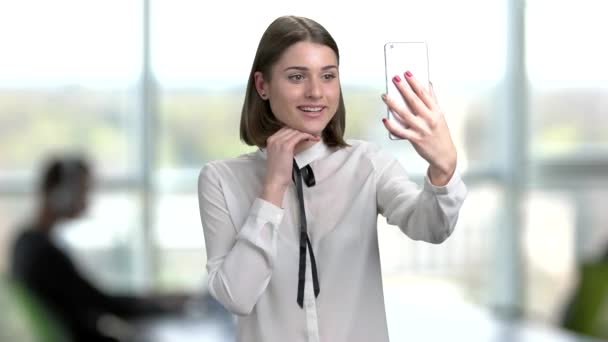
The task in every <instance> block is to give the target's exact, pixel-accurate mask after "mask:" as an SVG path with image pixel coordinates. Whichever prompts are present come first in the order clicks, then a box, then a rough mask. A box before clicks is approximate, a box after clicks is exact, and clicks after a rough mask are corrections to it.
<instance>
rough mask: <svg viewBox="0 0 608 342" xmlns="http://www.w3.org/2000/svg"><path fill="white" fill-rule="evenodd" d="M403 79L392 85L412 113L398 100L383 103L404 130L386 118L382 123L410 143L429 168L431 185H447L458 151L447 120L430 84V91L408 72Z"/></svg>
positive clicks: (393, 79)
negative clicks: (399, 121)
mask: <svg viewBox="0 0 608 342" xmlns="http://www.w3.org/2000/svg"><path fill="white" fill-rule="evenodd" d="M403 77H404V78H405V80H403V79H402V78H401V76H400V75H395V76H394V77H393V78H392V82H393V83H394V84H395V86H396V87H397V89H398V90H399V93H400V94H401V96H402V97H403V99H404V100H405V103H406V104H407V107H409V109H411V112H410V111H409V110H408V108H406V106H404V105H403V103H402V102H401V101H399V99H395V98H393V97H391V96H387V95H382V100H383V101H384V102H385V103H386V105H387V106H388V108H389V110H390V111H391V112H392V113H393V114H394V115H395V116H397V117H398V118H399V120H401V121H402V122H403V123H404V124H405V126H403V125H401V124H400V123H397V122H396V121H395V120H392V119H391V120H389V119H386V118H384V119H382V121H383V123H384V126H385V127H386V129H388V131H389V132H390V133H391V134H392V135H394V136H397V137H400V138H403V139H407V140H409V141H410V142H411V143H412V145H413V146H414V148H415V149H416V152H418V154H419V155H420V156H421V157H422V158H424V159H425V160H426V161H427V162H428V163H429V164H430V166H429V170H428V176H429V178H430V180H431V182H432V183H433V184H434V185H438V186H441V185H445V184H447V183H448V181H449V180H450V179H451V177H452V175H453V174H454V171H455V169H456V147H455V146H454V143H453V141H452V137H451V135H450V130H449V128H448V125H447V122H446V120H445V116H444V115H443V112H442V111H441V109H440V108H439V104H438V102H437V98H436V96H435V92H434V91H433V86H432V84H430V82H429V87H428V89H429V90H428V91H427V90H426V89H425V87H424V86H423V85H422V84H421V83H420V82H418V81H417V80H416V78H415V76H414V75H413V74H412V73H411V72H409V71H407V72H405V74H404V75H403Z"/></svg>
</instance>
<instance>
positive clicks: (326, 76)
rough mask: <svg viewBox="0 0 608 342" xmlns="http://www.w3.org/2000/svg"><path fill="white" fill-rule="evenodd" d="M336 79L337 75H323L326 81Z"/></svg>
mask: <svg viewBox="0 0 608 342" xmlns="http://www.w3.org/2000/svg"><path fill="white" fill-rule="evenodd" d="M334 78H336V75H334V74H324V75H323V79H326V80H332V79H334Z"/></svg>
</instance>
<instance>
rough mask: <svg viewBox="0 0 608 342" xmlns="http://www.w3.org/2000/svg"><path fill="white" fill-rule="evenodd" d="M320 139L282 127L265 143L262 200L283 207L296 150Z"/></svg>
mask: <svg viewBox="0 0 608 342" xmlns="http://www.w3.org/2000/svg"><path fill="white" fill-rule="evenodd" d="M319 140H320V137H318V136H315V135H312V134H308V133H304V132H301V131H297V130H295V129H291V128H289V127H283V128H281V129H280V130H278V131H277V132H276V133H275V134H273V135H271V136H270V137H269V138H268V140H267V141H266V163H267V169H266V178H265V180H264V189H263V192H262V199H263V200H266V201H268V202H270V203H273V204H274V205H276V206H277V207H281V206H282V205H283V195H284V193H285V190H286V189H287V187H288V186H289V184H290V183H291V174H292V171H293V157H294V155H295V152H296V150H297V149H298V148H300V147H301V146H303V145H305V144H306V143H307V142H313V143H314V142H317V141H319Z"/></svg>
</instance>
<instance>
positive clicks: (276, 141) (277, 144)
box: [267, 127, 321, 153]
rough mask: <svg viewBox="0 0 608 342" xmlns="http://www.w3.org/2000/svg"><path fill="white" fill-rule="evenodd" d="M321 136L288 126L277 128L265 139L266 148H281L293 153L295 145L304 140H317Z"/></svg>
mask: <svg viewBox="0 0 608 342" xmlns="http://www.w3.org/2000/svg"><path fill="white" fill-rule="evenodd" d="M320 139H321V138H320V137H318V136H315V135H313V134H310V133H305V132H302V131H298V130H295V129H292V128H289V127H283V128H281V129H279V130H278V131H277V132H276V133H275V134H273V135H272V136H270V137H269V138H268V140H267V148H268V149H275V148H278V149H281V150H285V151H290V152H292V153H293V150H294V148H295V146H296V145H297V144H298V143H300V142H302V141H305V140H310V141H319V140H320Z"/></svg>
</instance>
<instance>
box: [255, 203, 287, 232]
mask: <svg viewBox="0 0 608 342" xmlns="http://www.w3.org/2000/svg"><path fill="white" fill-rule="evenodd" d="M250 212H251V214H252V215H255V216H257V217H258V218H260V219H262V220H264V221H268V222H270V223H272V224H273V225H274V226H275V227H278V226H279V224H280V223H281V220H282V219H283V212H284V210H283V209H281V208H279V207H277V206H276V205H274V204H272V203H270V202H268V201H265V200H263V199H261V198H256V199H255V200H254V201H253V204H252V205H251V211H250Z"/></svg>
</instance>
